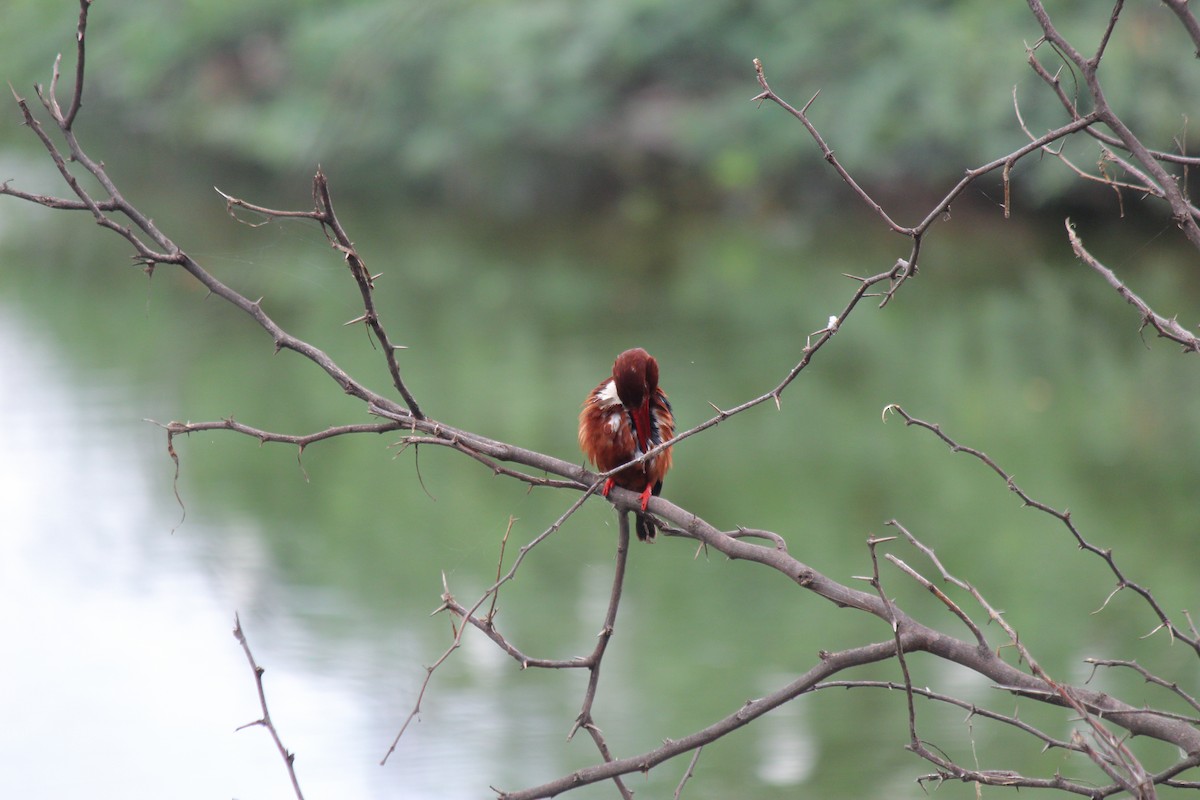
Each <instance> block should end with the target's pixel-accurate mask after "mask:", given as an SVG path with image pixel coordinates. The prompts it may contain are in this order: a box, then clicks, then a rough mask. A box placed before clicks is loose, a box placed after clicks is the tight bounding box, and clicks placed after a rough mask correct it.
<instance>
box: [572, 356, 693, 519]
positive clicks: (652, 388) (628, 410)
mask: <svg viewBox="0 0 1200 800" xmlns="http://www.w3.org/2000/svg"><path fill="white" fill-rule="evenodd" d="M674 435H675V419H674V417H672V416H671V403H670V401H669V400H667V394H666V392H664V391H663V390H662V389H661V388H660V387H659V385H658V362H657V361H655V360H654V357H653V356H651V355H650V354H649V353H647V352H646V351H645V350H643V349H642V348H640V347H635V348H633V349H632V350H626V351H625V352H623V353H621V355H619V356H617V359H616V361H614V362H613V368H612V376H611V377H608V378H605V379H604V380H603V381H601V382H600V385H599V386H597V387H596V388H595V389H593V390H592V391H591V392H590V393H589V394H588V396H587V399H586V400H584V402H583V410H582V411H581V412H580V413H579V448H580V449H581V450H583V453H584V455H586V456H587V457H588V459H590V460H591V461H592V463H594V464H595V465H596V468H597V469H598V470H600V471H601V472H608V471H609V470H611V469H614V468H616V467H619V466H621V465H622V464H625V463H627V462H629V461H631V460H633V459H635V458H637V457H638V456H641V455H643V454H644V453H647V452H649V451H650V450H651V449H652V448H654V447H656V446H658V445H660V444H662V443H663V442H665V441H667V440H668V439H670V438H671V437H673V436H674ZM670 468H671V448H670V447H668V448H667V449H665V450H663V451H662V452H660V453H658V454H656V455H654V456H653V457H651V458H648V459H646V460H645V461H643V462H642V463H640V464H636V465H634V466H631V467H627V468H625V469H623V470H621V471H620V472H617V473H616V474H615V475H613V476H612V477H610V478H608V479H607V480H606V481H605V482H604V488H603V489H602V490H601V494H603V495H604V496H605V497H608V493H609V492H610V491H611V490H612V487H613V486H620V487H621V488H623V489H628V490H630V491H632V492H638V493H639V494H641V499H642V511H645V510H646V504H647V503H649V502H650V496H651V495H655V496H657V495H658V494H659V493H660V492H661V491H662V485H663V477H664V476H665V475H666V474H667V470H669V469H670ZM654 534H655V530H654V524H653V523H652V522H651V521H650V518H649V516H648V515H646V514H637V537H638V539H639V540H641V541H643V542H645V541H651V540H653V539H654Z"/></svg>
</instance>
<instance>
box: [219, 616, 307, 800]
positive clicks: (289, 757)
mask: <svg viewBox="0 0 1200 800" xmlns="http://www.w3.org/2000/svg"><path fill="white" fill-rule="evenodd" d="M233 637H234V638H235V639H237V641H238V644H240V645H241V646H242V652H243V653H245V654H246V660H247V661H249V662H250V669H251V671H253V672H254V686H255V688H257V689H258V705H259V708H261V709H262V717H260V718H259V719H256V720H254V722H247V723H246V724H245V725H243V726H241V728H238V730H242V729H244V728H250V727H253V726H255V725H261V726H262V727H264V728H266V729H267V733H269V734H271V741H273V742H275V749H277V750H278V751H279V755H280V756H281V757H282V758H283V763H284V764H285V765H287V772H288V778H290V779H291V781H292V790H293V791H294V792H295V793H296V800H304V793H303V792H301V791H300V781H299V779H298V778H297V777H296V754H295V753H293V752H292V751H290V750H288V749H287V748H286V747H284V745H283V740H282V739H280V738H279V731H278V730H277V729H276V728H275V723H274V722H272V721H271V712H270V711H268V710H267V692H266V690H265V689H263V673H264V672H266V670H264V669H263V668H262V667H260V666H259V665H258V662H257V661H255V660H254V654H253V653H251V652H250V643H249V642H247V641H246V633H245V632H244V631H243V630H242V620H241V618H239V617H238V616H237V615H236V614H235V615H234V618H233Z"/></svg>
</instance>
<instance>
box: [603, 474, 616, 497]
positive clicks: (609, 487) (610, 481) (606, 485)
mask: <svg viewBox="0 0 1200 800" xmlns="http://www.w3.org/2000/svg"><path fill="white" fill-rule="evenodd" d="M615 485H616V481H614V480H613V479H612V478H609V479H608V480H606V481H605V482H604V488H603V489H601V490H600V494H602V495H604V496H605V497H608V493H609V492H611V491H612V487H613V486H615Z"/></svg>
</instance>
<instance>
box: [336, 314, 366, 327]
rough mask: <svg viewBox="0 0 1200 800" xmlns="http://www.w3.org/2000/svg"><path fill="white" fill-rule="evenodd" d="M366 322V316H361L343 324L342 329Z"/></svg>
mask: <svg viewBox="0 0 1200 800" xmlns="http://www.w3.org/2000/svg"><path fill="white" fill-rule="evenodd" d="M366 321H367V315H366V314H363V315H362V316H361V317H355V318H354V319H352V320H350V321H349V322H343V323H342V327H343V328H345V327H347V326H349V325H353V324H354V323H356V322H366Z"/></svg>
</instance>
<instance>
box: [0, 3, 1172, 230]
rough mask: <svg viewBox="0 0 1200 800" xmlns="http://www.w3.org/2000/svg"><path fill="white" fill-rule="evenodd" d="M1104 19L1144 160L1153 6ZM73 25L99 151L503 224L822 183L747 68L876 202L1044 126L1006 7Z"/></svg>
mask: <svg viewBox="0 0 1200 800" xmlns="http://www.w3.org/2000/svg"><path fill="white" fill-rule="evenodd" d="M10 6H11V7H10V8H9V9H7V10H6V24H5V26H4V27H3V30H0V52H3V53H5V54H6V55H5V56H4V57H3V61H0V66H3V67H4V72H5V75H4V77H5V78H7V79H9V80H12V81H13V83H14V85H17V86H26V85H27V84H28V81H30V80H32V79H34V78H36V77H39V76H41V79H42V80H43V81H45V80H46V76H47V75H48V72H49V66H50V65H49V64H48V63H44V62H45V60H46V53H47V52H53V51H54V50H67V51H69V50H70V42H69V39H68V38H67V37H66V36H62V35H61V32H62V31H65V30H69V29H70V28H69V26H70V20H71V18H72V17H73V13H74V8H73V4H70V3H66V2H63V3H61V4H54V3H45V2H32V1H30V0H24V1H22V2H16V3H15V4H10ZM1050 10H1051V13H1052V14H1053V15H1054V16H1055V20H1056V22H1058V24H1059V25H1060V27H1062V28H1063V29H1064V30H1065V31H1066V32H1067V33H1068V35H1076V36H1078V37H1080V40H1081V41H1082V42H1084V43H1087V42H1089V41H1094V40H1095V38H1096V36H1097V35H1098V34H1099V32H1100V27H1099V26H1100V25H1101V24H1102V23H1103V22H1104V18H1103V15H1101V16H1097V15H1096V14H1095V9H1094V7H1093V6H1092V4H1089V3H1081V2H1070V3H1067V2H1064V3H1059V4H1055V5H1054V6H1053V7H1052V8H1051V9H1050ZM1124 14H1125V18H1124V19H1123V20H1122V24H1121V26H1120V27H1119V28H1118V31H1117V35H1116V37H1115V39H1114V41H1113V43H1112V45H1111V46H1110V49H1109V52H1108V53H1107V55H1106V60H1105V68H1104V79H1105V80H1106V82H1107V83H1106V86H1107V87H1108V90H1109V96H1110V99H1111V101H1112V102H1113V103H1114V105H1115V106H1116V107H1117V108H1118V109H1119V111H1120V113H1121V114H1122V116H1123V117H1124V118H1125V119H1126V120H1127V121H1128V122H1130V123H1132V124H1134V125H1138V126H1142V128H1141V129H1142V130H1143V131H1144V132H1145V134H1146V140H1147V141H1149V142H1151V143H1154V144H1156V145H1158V146H1161V147H1164V148H1169V147H1170V146H1171V137H1172V136H1175V135H1177V134H1182V133H1183V131H1184V130H1185V124H1186V123H1185V120H1182V119H1180V118H1179V116H1178V109H1177V108H1176V106H1175V105H1174V104H1173V103H1172V98H1177V97H1180V96H1186V93H1185V92H1182V91H1181V86H1180V84H1181V83H1182V81H1183V80H1184V79H1185V77H1186V75H1187V73H1188V71H1190V70H1192V69H1193V64H1194V60H1193V59H1192V58H1191V53H1190V50H1189V48H1188V45H1187V43H1186V42H1184V41H1183V40H1182V37H1181V36H1180V35H1179V33H1178V30H1177V26H1176V25H1175V23H1174V21H1173V19H1172V18H1170V15H1169V13H1168V12H1167V11H1166V10H1165V9H1164V8H1161V7H1156V6H1154V5H1151V4H1147V5H1145V6H1139V7H1137V8H1126V9H1125V12H1124ZM91 24H92V26H93V27H96V28H103V34H102V35H97V36H94V37H93V38H92V42H91V49H90V51H89V64H90V69H91V83H90V90H91V95H90V96H91V97H92V98H96V97H98V96H102V97H103V98H104V105H105V109H106V111H111V112H112V113H111V115H110V116H109V125H108V126H107V127H108V128H109V130H110V132H111V133H112V134H114V135H115V136H117V137H119V138H124V137H126V136H127V135H128V134H129V133H130V132H131V131H133V132H137V133H140V134H144V135H147V136H150V137H152V138H160V139H163V140H167V141H172V142H181V143H183V144H184V145H185V146H186V147H188V148H189V149H194V150H197V151H200V152H208V153H213V154H219V155H221V156H225V157H227V156H233V157H235V158H237V159H240V160H243V161H245V162H249V163H252V164H256V165H260V166H263V167H267V168H275V169H278V168H282V167H290V168H294V167H295V166H296V165H297V164H303V165H305V166H306V167H307V166H310V165H312V164H315V163H317V162H320V163H322V164H325V165H326V166H327V167H330V166H334V167H336V169H337V171H338V172H339V174H341V175H343V176H347V177H350V176H352V177H353V178H354V180H355V182H356V184H357V185H359V186H362V187H364V188H370V189H374V190H378V191H386V192H388V193H389V194H392V195H396V194H409V195H413V196H419V197H422V198H424V199H429V198H431V197H432V198H435V199H442V200H452V201H455V202H459V203H471V204H476V205H480V206H483V207H488V208H490V209H491V210H497V209H504V210H506V211H507V212H509V213H521V212H527V211H531V210H543V209H545V208H547V207H553V208H561V207H562V205H563V204H564V203H565V204H568V205H571V206H574V207H578V208H594V207H597V206H602V205H605V204H608V203H611V202H614V201H618V200H621V198H623V197H625V196H626V195H627V193H628V192H629V191H630V190H631V187H635V186H636V187H639V190H640V191H643V192H644V191H645V190H646V189H647V187H649V189H650V190H651V191H652V193H653V195H654V196H655V198H656V199H655V202H656V203H664V202H665V203H668V204H675V203H679V204H687V205H695V204H697V203H701V204H704V203H718V204H719V203H725V202H729V201H730V200H736V199H738V198H743V199H745V198H750V199H752V200H753V201H754V202H761V199H762V198H768V197H772V196H778V195H783V196H787V195H789V194H791V193H792V192H791V191H789V187H793V186H794V185H795V183H796V181H798V180H808V177H807V176H809V175H810V174H813V175H820V176H822V178H823V179H828V175H827V173H826V172H823V171H822V165H821V164H820V162H819V160H818V159H817V158H816V157H815V153H814V151H813V149H812V148H811V146H809V145H808V144H807V143H806V142H805V141H803V134H802V132H801V131H800V130H799V128H797V127H796V126H794V125H788V124H780V123H779V121H778V119H777V118H776V115H777V114H778V113H779V112H778V110H777V109H767V110H764V111H763V112H761V113H760V112H757V111H756V109H755V108H754V106H753V105H752V104H751V103H750V102H749V99H750V97H751V96H753V95H754V94H755V93H756V92H757V89H758V87H757V84H756V83H755V80H754V74H753V70H752V67H751V59H753V58H755V57H760V58H762V59H763V61H764V63H765V64H766V67H767V74H768V77H769V79H770V80H771V82H772V85H773V86H774V87H775V88H776V89H777V91H779V92H781V93H782V94H784V95H785V96H788V97H791V98H792V99H793V100H795V101H796V102H798V103H799V102H803V101H804V100H806V99H807V98H808V97H809V96H811V95H812V94H813V93H814V92H816V91H817V90H820V91H821V97H820V98H819V99H818V101H817V103H816V104H815V105H814V107H813V111H812V116H813V119H814V121H815V122H816V123H817V124H818V125H819V126H820V127H821V130H822V131H823V133H824V134H825V135H826V137H827V138H828V140H829V141H830V142H831V144H832V145H833V146H834V147H835V149H836V150H837V152H838V154H839V156H840V157H841V158H842V159H844V161H845V162H846V163H847V164H848V165H849V166H851V167H852V168H854V169H855V170H856V171H857V172H859V173H860V174H864V175H865V174H871V175H872V176H873V177H874V180H875V181H876V182H877V183H880V184H886V183H889V182H896V181H899V180H902V179H903V180H912V179H915V180H916V181H918V183H919V184H922V185H926V186H929V185H936V186H940V185H941V184H942V183H944V182H945V181H946V180H947V179H952V178H954V177H956V176H957V175H958V174H960V172H961V170H962V169H963V168H964V167H965V166H970V165H973V164H977V163H981V162H983V161H986V160H989V159H991V158H993V157H995V156H996V155H997V154H999V153H1002V152H1005V151H1006V150H1008V149H1011V148H1012V147H1014V146H1016V145H1017V144H1019V143H1020V142H1022V141H1023V140H1024V135H1023V134H1022V133H1021V131H1020V129H1019V127H1018V125H1017V123H1016V120H1015V116H1014V114H1013V110H1012V99H1011V94H1012V91H1013V87H1014V86H1016V88H1017V94H1018V98H1019V101H1020V104H1021V107H1022V111H1023V113H1024V114H1025V116H1026V119H1027V121H1029V123H1030V124H1031V127H1032V128H1033V129H1034V130H1036V131H1040V130H1044V129H1045V128H1046V127H1048V126H1051V125H1054V124H1058V123H1059V122H1061V120H1062V116H1061V113H1060V112H1059V111H1058V110H1057V108H1056V102H1055V101H1054V100H1053V99H1052V98H1051V96H1050V94H1049V92H1048V90H1046V89H1045V87H1044V86H1042V85H1041V83H1040V81H1038V80H1037V79H1036V77H1034V76H1033V74H1032V73H1031V71H1030V70H1029V69H1028V67H1027V66H1026V65H1025V63H1024V61H1025V53H1024V52H1023V50H1022V48H1021V45H1020V43H1021V42H1022V41H1025V42H1026V43H1029V44H1032V43H1033V42H1034V41H1035V40H1036V37H1037V35H1038V31H1037V29H1036V27H1035V26H1034V23H1033V21H1032V19H1031V18H1030V16H1029V13H1028V11H1027V9H1025V8H1024V6H1023V5H1022V4H1017V3H995V2H983V1H980V0H976V1H975V2H965V3H945V2H940V1H938V0H920V1H919V2H908V3H904V4H892V3H889V4H882V5H878V6H873V7H871V6H863V5H862V4H847V3H842V2H838V1H836V0H834V1H827V2H817V3H808V4H804V5H803V6H797V5H796V4H794V3H784V2H779V1H778V0H774V1H768V0H764V1H763V2H754V3H749V2H743V3H736V4H729V3H723V2H718V0H698V2H694V3H686V4H685V3H663V2H652V1H651V0H612V1H611V2H605V3H591V4H577V3H566V2H553V1H551V0H521V1H520V2H505V3H496V2H482V1H480V0H474V1H472V0H451V1H450V2H443V3H438V4H436V5H433V4H429V3H422V2H415V0H399V1H398V2H395V1H393V0H360V1H358V2H352V1H351V0H342V2H333V3H330V2H314V1H313V0H309V1H308V2H283V1H282V0H253V2H231V1H230V0H222V1H221V2H202V1H201V0H191V2H175V3H149V4H147V3H143V2H135V0H109V1H108V2H105V3H104V4H102V5H98V6H97V8H96V9H95V11H94V12H93V14H92V20H91ZM34 31H42V32H43V33H40V34H34V35H31V34H30V32H34ZM1039 54H1040V56H1041V57H1042V58H1043V59H1044V60H1045V61H1046V63H1047V64H1048V65H1049V66H1050V68H1051V69H1053V68H1055V67H1057V64H1056V63H1055V59H1054V57H1053V54H1052V53H1051V52H1049V51H1048V50H1047V49H1043V50H1041V51H1039ZM68 60H69V59H68ZM1064 83H1065V85H1066V87H1067V89H1068V91H1071V90H1072V88H1073V77H1072V76H1071V75H1070V74H1064ZM114 109H115V110H114ZM768 115H769V117H770V118H769V119H768ZM980 131H983V132H984V133H982V134H981V133H980ZM1093 158H1094V156H1092V155H1090V154H1089V155H1087V156H1086V159H1085V160H1086V161H1087V162H1090V161H1092V160H1093ZM682 175H687V176H689V177H688V178H687V179H686V180H685V179H684V178H682V177H681V176H682ZM1038 179H1039V180H1045V178H1044V177H1042V174H1041V173H1039V178H1038ZM622 202H623V201H622ZM629 207H630V208H632V209H634V210H636V209H639V208H640V209H643V210H644V209H645V208H646V206H645V205H644V204H638V203H634V204H633V205H632V206H629Z"/></svg>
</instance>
